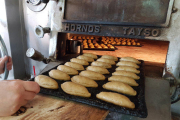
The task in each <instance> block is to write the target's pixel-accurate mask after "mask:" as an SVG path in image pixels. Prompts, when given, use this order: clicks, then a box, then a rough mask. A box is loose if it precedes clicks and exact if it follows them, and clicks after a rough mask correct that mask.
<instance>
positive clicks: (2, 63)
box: [0, 56, 8, 65]
mask: <svg viewBox="0 0 180 120" xmlns="http://www.w3.org/2000/svg"><path fill="white" fill-rule="evenodd" d="M7 60H8V57H7V56H5V57H3V58H1V61H0V65H4V64H5V62H6V61H7Z"/></svg>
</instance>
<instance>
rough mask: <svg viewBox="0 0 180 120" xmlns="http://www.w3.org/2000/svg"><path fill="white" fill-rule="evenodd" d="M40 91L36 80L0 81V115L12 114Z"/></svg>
mask: <svg viewBox="0 0 180 120" xmlns="http://www.w3.org/2000/svg"><path fill="white" fill-rule="evenodd" d="M39 91H40V87H39V85H38V84H37V83H36V82H30V81H22V80H7V81H0V116H9V115H12V114H14V113H15V112H16V111H17V110H18V109H19V108H20V107H21V106H23V105H25V104H26V103H27V102H28V101H29V100H32V99H33V98H34V97H35V95H36V94H37V93H38V92H39Z"/></svg>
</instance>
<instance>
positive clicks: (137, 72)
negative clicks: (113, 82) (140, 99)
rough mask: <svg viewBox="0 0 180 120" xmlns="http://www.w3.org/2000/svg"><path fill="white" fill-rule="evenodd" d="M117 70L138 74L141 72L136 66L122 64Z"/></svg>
mask: <svg viewBox="0 0 180 120" xmlns="http://www.w3.org/2000/svg"><path fill="white" fill-rule="evenodd" d="M116 70H124V71H129V72H133V73H136V74H139V73H140V71H139V70H137V69H136V68H134V67H130V66H120V67H117V68H116Z"/></svg>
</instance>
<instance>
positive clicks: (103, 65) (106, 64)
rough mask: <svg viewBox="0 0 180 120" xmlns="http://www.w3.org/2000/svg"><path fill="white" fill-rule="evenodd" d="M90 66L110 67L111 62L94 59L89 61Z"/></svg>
mask: <svg viewBox="0 0 180 120" xmlns="http://www.w3.org/2000/svg"><path fill="white" fill-rule="evenodd" d="M91 65H92V66H99V67H103V68H112V66H111V64H109V63H105V62H99V61H94V62H92V63H91Z"/></svg>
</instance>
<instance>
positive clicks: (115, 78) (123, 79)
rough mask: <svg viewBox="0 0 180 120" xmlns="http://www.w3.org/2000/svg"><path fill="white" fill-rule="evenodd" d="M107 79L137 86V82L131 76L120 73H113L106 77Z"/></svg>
mask: <svg viewBox="0 0 180 120" xmlns="http://www.w3.org/2000/svg"><path fill="white" fill-rule="evenodd" d="M108 81H117V82H123V83H126V84H128V85H130V86H139V84H138V83H137V82H136V81H135V80H134V79H133V78H131V77H126V76H121V75H113V76H111V77H109V78H108Z"/></svg>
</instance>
